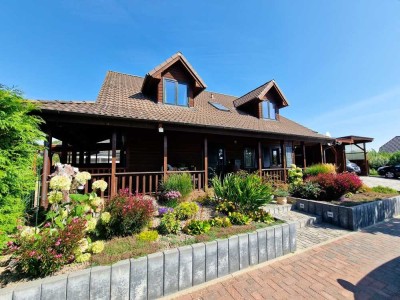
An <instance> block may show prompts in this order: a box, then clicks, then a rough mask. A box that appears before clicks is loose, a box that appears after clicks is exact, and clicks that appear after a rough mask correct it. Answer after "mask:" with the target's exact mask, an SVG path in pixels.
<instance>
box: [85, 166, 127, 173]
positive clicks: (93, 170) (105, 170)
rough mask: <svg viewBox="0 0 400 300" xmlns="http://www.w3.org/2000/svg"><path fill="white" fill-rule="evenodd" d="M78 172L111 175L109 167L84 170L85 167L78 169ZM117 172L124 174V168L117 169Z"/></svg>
mask: <svg viewBox="0 0 400 300" xmlns="http://www.w3.org/2000/svg"><path fill="white" fill-rule="evenodd" d="M79 171H86V172H89V173H90V174H104V173H111V168H110V167H103V168H102V167H99V168H86V167H80V168H79ZM117 172H119V173H122V172H125V169H124V168H117Z"/></svg>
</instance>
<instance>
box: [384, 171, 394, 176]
mask: <svg viewBox="0 0 400 300" xmlns="http://www.w3.org/2000/svg"><path fill="white" fill-rule="evenodd" d="M385 177H386V178H394V173H393V172H389V171H387V172H386V173H385Z"/></svg>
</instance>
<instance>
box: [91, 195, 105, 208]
mask: <svg viewBox="0 0 400 300" xmlns="http://www.w3.org/2000/svg"><path fill="white" fill-rule="evenodd" d="M103 203H104V199H102V198H100V197H95V198H93V200H92V202H91V203H90V204H91V205H92V206H94V207H99V206H102V205H103Z"/></svg>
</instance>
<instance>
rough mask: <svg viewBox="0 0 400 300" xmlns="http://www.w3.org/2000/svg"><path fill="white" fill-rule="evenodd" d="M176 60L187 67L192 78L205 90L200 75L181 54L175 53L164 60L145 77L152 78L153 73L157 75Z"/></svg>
mask: <svg viewBox="0 0 400 300" xmlns="http://www.w3.org/2000/svg"><path fill="white" fill-rule="evenodd" d="M177 60H181V61H182V62H183V63H184V64H185V65H186V67H187V69H188V70H189V71H190V72H191V73H192V74H193V75H194V77H195V78H196V79H197V80H198V81H199V83H200V84H201V85H202V86H203V87H204V88H206V87H207V86H206V84H205V83H204V81H203V79H201V77H200V75H199V74H197V72H196V70H195V69H194V68H193V67H192V65H191V64H190V63H189V62H188V60H187V59H186V58H185V56H183V54H182V53H181V52H177V53H175V54H174V55H172V56H171V57H170V58H168V59H166V60H165V61H164V62H162V63H161V64H159V65H158V66H157V67H155V68H154V69H153V70H151V71H150V72H148V73H147V74H146V75H149V76H153V75H154V74H155V73H157V72H158V71H159V70H163V69H166V68H168V67H169V66H171V65H172V64H174V63H175V62H176V61H177Z"/></svg>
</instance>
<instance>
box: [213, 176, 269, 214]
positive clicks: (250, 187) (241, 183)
mask: <svg viewBox="0 0 400 300" xmlns="http://www.w3.org/2000/svg"><path fill="white" fill-rule="evenodd" d="M212 184H213V187H214V192H215V195H216V196H217V197H218V198H219V199H221V200H228V201H232V202H233V204H234V205H235V207H236V208H237V210H238V211H240V212H243V213H246V212H250V211H255V210H257V209H258V208H259V207H260V206H262V205H265V204H266V203H268V202H270V201H271V195H272V192H271V191H272V188H271V186H270V185H268V184H265V183H264V182H263V180H262V178H261V177H260V176H258V175H257V174H232V173H231V174H227V175H226V176H225V178H224V179H223V180H222V181H221V180H220V179H219V178H218V177H214V178H213V179H212Z"/></svg>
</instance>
